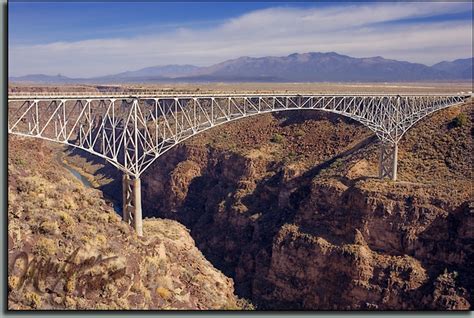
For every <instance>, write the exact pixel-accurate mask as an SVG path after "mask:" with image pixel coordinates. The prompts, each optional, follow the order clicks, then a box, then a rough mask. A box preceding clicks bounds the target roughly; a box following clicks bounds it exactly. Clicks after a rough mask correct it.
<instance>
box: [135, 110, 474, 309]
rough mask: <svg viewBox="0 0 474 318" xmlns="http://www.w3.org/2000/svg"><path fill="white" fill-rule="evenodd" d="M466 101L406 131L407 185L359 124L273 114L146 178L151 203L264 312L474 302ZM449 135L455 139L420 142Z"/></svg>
mask: <svg viewBox="0 0 474 318" xmlns="http://www.w3.org/2000/svg"><path fill="white" fill-rule="evenodd" d="M460 111H462V112H465V113H466V112H467V113H470V112H471V111H472V107H471V108H464V109H463V110H461V109H459V108H458V109H450V110H445V111H442V112H440V113H438V114H435V115H434V116H432V117H431V118H429V119H425V120H424V121H423V122H420V124H418V125H417V126H416V127H415V128H414V129H413V130H411V131H410V132H409V133H408V134H407V136H405V137H404V138H405V139H406V143H402V144H401V145H400V180H401V181H399V182H396V183H393V182H385V181H379V180H377V179H376V178H375V176H376V173H377V171H376V167H377V144H376V142H374V141H373V140H372V141H370V140H369V142H368V145H365V147H357V145H358V144H360V143H363V142H364V140H365V139H366V138H367V136H368V134H367V132H366V131H365V130H364V129H360V126H358V125H356V124H354V123H352V122H350V121H341V120H339V121H338V120H335V119H334V118H333V117H324V116H322V115H318V116H315V117H311V116H308V115H306V114H305V115H303V116H300V115H291V116H290V115H288V116H287V117H285V116H276V117H273V116H266V117H264V116H262V120H261V122H256V121H242V122H241V123H238V124H232V125H229V126H230V127H228V128H225V129H224V128H222V129H220V130H219V128H216V130H215V131H214V132H213V133H212V135H206V134H203V135H201V136H199V137H198V138H196V139H195V140H194V141H192V142H188V143H186V144H184V145H182V146H179V147H177V149H175V150H173V151H171V152H168V153H167V154H166V155H165V156H164V157H163V158H160V163H159V164H156V165H154V166H153V167H151V169H150V170H149V171H148V172H147V173H146V174H145V175H144V176H143V185H144V193H145V194H144V196H143V197H144V211H146V212H145V213H147V214H148V215H155V216H160V217H167V218H173V219H176V220H178V221H180V222H182V223H183V224H185V225H186V226H187V227H188V228H190V230H191V235H192V236H193V238H194V239H195V240H196V243H197V245H198V247H199V249H200V250H201V251H202V252H203V253H204V255H206V257H207V258H208V259H209V260H210V261H211V262H212V263H213V264H214V265H215V266H216V267H217V268H219V269H221V270H222V271H223V272H224V273H226V274H227V275H229V276H231V277H233V278H234V281H235V283H236V290H237V292H238V293H239V294H240V295H242V296H244V297H248V298H250V299H251V300H252V302H254V303H255V304H256V305H257V307H258V308H260V309H265V308H270V309H339V310H346V309H380V310H382V309H383V310H387V309H389V310H393V309H468V308H470V306H471V304H472V302H473V295H472V293H471V290H472V286H473V275H472V274H471V271H470V267H471V265H472V259H473V249H472V240H473V238H474V236H473V233H472V230H471V229H470V227H469V225H468V224H471V223H472V212H471V211H470V209H469V202H470V201H471V200H472V193H470V192H469V184H470V183H471V182H472V180H471V178H470V176H469V175H466V171H469V167H470V165H471V164H472V158H471V157H470V153H471V151H467V149H471V150H472V144H471V143H472V139H471V136H472V135H471V131H470V128H469V127H470V125H465V126H463V127H454V126H453V125H452V124H451V122H452V120H453V119H454V118H455V117H456V116H458V114H459V113H460ZM329 127H331V128H329ZM351 131H352V133H349V132H351ZM427 131H428V132H429V131H431V132H432V133H428V134H427V133H426V132H427ZM436 131H437V132H436ZM435 132H436V133H435ZM276 134H278V135H279V136H291V137H285V138H287V139H285V142H284V143H283V144H282V143H281V139H280V138H275V135H276ZM298 135H302V136H304V137H295V136H298ZM341 136H345V137H344V138H341ZM239 138H241V139H242V142H241V144H240V145H237V146H236V145H235V142H236V140H241V139H239ZM289 139H291V142H290V140H289ZM438 139H439V140H440V142H441V144H442V145H443V147H442V149H438V148H437V147H435V146H432V147H431V148H429V149H428V148H426V149H424V148H423V149H424V150H422V151H420V150H418V151H417V149H420V147H422V146H420V144H425V143H428V144H429V145H436V144H437V142H438ZM315 141H318V142H319V144H318V143H317V142H315ZM308 144H311V147H310V148H309V149H308V148H307V147H308ZM226 145H228V147H227V148H226ZM290 145H291V146H290ZM423 147H424V146H423ZM415 148H417V149H415ZM445 149H450V150H451V152H452V154H451V155H450V157H451V158H455V160H456V164H452V163H450V161H449V160H448V161H446V160H444V157H445V152H446V150H445ZM305 151H308V153H310V157H309V158H308V157H305V156H304V154H305ZM341 153H343V154H344V155H343V156H339V157H338V154H339V155H340V154H341ZM295 154H296V155H295ZM420 163H423V164H425V166H424V167H423V168H421V169H417V167H418V165H420ZM438 168H439V169H438ZM433 171H437V173H433Z"/></svg>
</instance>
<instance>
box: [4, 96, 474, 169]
mask: <svg viewBox="0 0 474 318" xmlns="http://www.w3.org/2000/svg"><path fill="white" fill-rule="evenodd" d="M468 98H471V96H470V95H461V94H458V95H407V96H399V95H306V94H305V95H278V94H276V95H275V94H272V95H268V94H261V95H252V94H248V95H241V94H240V95H239V94H233V95H223V94H216V95H176V96H165V95H156V96H151V95H150V96H148V95H142V96H126V95H89V96H86V95H83V96H81V95H72V96H71V95H69V96H68V95H64V96H56V95H33V96H31V95H10V96H9V101H8V111H9V118H8V131H9V133H11V134H16V135H21V136H29V137H35V138H41V139H46V140H50V141H55V142H59V143H63V144H67V145H69V146H74V147H77V148H80V149H83V150H85V151H88V152H90V153H92V154H94V155H97V156H99V157H102V158H104V159H106V160H107V161H108V162H110V163H111V164H113V165H114V166H115V167H117V168H118V169H120V170H122V171H123V172H124V173H126V174H128V175H130V176H133V177H135V178H139V177H140V175H141V174H142V173H143V172H144V171H145V170H146V169H147V168H148V167H149V166H150V165H151V164H152V163H153V162H154V161H155V160H156V159H157V158H158V157H160V156H161V155H162V154H163V153H165V152H166V151H168V150H169V149H171V148H173V147H174V146H176V145H177V144H179V143H180V142H182V141H183V140H186V139H187V138H190V137H192V136H194V135H196V134H198V133H200V132H202V131H205V130H207V129H209V128H212V127H214V126H218V125H221V124H224V123H227V122H231V121H234V120H238V119H241V118H246V117H249V116H253V115H257V114H263V113H269V112H276V111H286V110H321V111H327V112H331V113H335V114H339V115H342V116H346V117H349V118H351V119H353V120H356V121H358V122H360V123H361V124H363V125H365V126H366V127H368V128H369V129H370V130H372V131H373V132H374V133H375V134H376V135H377V136H378V138H379V139H380V140H381V142H382V145H383V147H382V151H383V152H384V153H383V154H382V156H381V158H382V159H383V160H381V168H382V169H381V173H380V176H381V177H390V178H394V177H395V178H396V172H395V174H394V173H391V172H388V171H389V170H390V169H393V167H394V164H393V160H392V159H394V160H395V161H396V157H395V158H392V159H389V157H390V156H392V157H393V151H392V152H390V151H388V149H393V148H394V146H393V145H395V146H396V145H397V144H398V142H399V140H400V139H401V138H402V136H403V134H404V133H405V132H406V131H407V130H408V129H409V128H410V127H411V126H413V125H414V124H415V123H416V122H417V121H419V120H420V119H422V118H423V117H425V116H427V115H429V114H431V113H433V112H435V111H437V110H440V109H443V108H446V107H449V106H454V105H458V104H461V103H463V102H464V101H465V100H466V99H468ZM395 148H396V147H395ZM395 169H396V163H395Z"/></svg>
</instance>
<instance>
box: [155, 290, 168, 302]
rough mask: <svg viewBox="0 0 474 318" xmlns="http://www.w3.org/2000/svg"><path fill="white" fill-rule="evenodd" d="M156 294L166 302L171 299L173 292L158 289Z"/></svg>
mask: <svg viewBox="0 0 474 318" xmlns="http://www.w3.org/2000/svg"><path fill="white" fill-rule="evenodd" d="M156 293H157V294H158V296H160V297H161V298H162V299H164V300H168V299H170V298H171V292H170V291H169V290H168V289H167V288H164V287H158V288H157V289H156Z"/></svg>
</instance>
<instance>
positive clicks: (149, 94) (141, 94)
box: [8, 91, 474, 100]
mask: <svg viewBox="0 0 474 318" xmlns="http://www.w3.org/2000/svg"><path fill="white" fill-rule="evenodd" d="M454 95H457V96H468V95H470V96H471V97H473V96H474V95H473V93H472V92H457V93H410V92H399V93H380V92H363V93H354V92H352V93H351V92H347V93H331V92H318V93H314V92H286V91H285V92H281V91H280V92H276V91H275V92H268V91H265V92H256V91H253V92H196V91H189V92H182V91H177V92H170V91H137V92H9V93H8V99H10V100H11V99H31V98H34V99H51V98H58V99H59V98H62V97H63V98H66V99H68V98H81V99H89V98H92V99H94V98H97V97H101V98H184V97H187V98H192V97H209V98H212V97H268V96H427V97H429V96H454Z"/></svg>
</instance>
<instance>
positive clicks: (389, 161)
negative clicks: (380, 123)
mask: <svg viewBox="0 0 474 318" xmlns="http://www.w3.org/2000/svg"><path fill="white" fill-rule="evenodd" d="M397 160H398V144H397V143H390V142H383V141H382V143H381V145H380V157H379V177H380V179H385V178H389V179H391V180H393V181H396V180H397Z"/></svg>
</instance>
